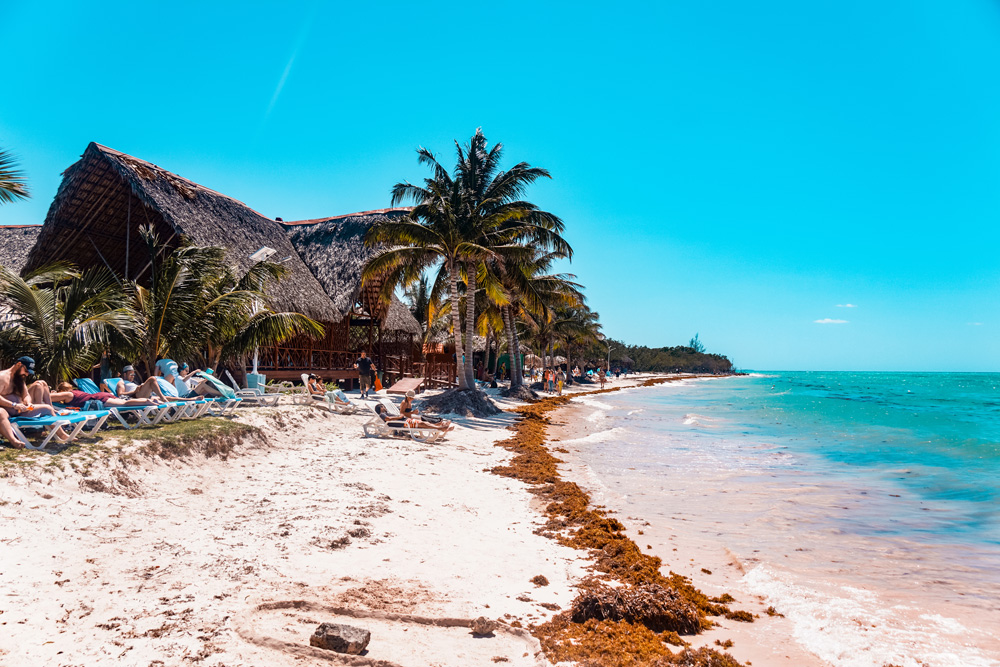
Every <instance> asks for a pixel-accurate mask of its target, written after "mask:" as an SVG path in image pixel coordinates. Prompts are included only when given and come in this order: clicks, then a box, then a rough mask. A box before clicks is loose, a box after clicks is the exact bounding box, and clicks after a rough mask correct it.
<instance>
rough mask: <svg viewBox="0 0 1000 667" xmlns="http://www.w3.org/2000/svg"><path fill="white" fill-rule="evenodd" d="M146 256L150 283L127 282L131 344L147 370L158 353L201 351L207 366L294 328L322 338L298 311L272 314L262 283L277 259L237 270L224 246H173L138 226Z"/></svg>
mask: <svg viewBox="0 0 1000 667" xmlns="http://www.w3.org/2000/svg"><path fill="white" fill-rule="evenodd" d="M139 233H140V236H141V237H142V239H143V240H144V241H145V242H146V246H147V248H148V249H149V255H150V262H151V268H150V286H149V287H145V286H143V285H140V284H138V283H133V284H132V287H131V289H132V291H133V294H134V301H135V311H136V322H137V326H136V328H137V333H138V339H139V342H138V346H137V349H136V353H137V355H138V356H139V358H141V359H142V360H143V361H144V362H145V364H146V371H147V372H148V373H152V369H153V366H154V365H155V363H156V360H157V359H158V358H162V357H166V356H172V357H176V358H180V359H183V358H196V357H199V356H200V357H202V358H203V359H204V360H205V363H206V365H209V366H211V367H214V366H216V365H218V363H219V362H220V361H221V360H224V359H228V358H233V357H241V356H244V355H246V354H247V353H248V352H249V351H250V350H253V348H254V347H256V346H265V345H274V344H277V343H280V342H282V341H284V340H287V339H288V338H291V337H293V336H295V335H298V334H300V333H305V334H308V335H311V336H322V335H323V327H322V326H321V325H320V324H318V323H317V322H314V321H313V320H311V319H309V318H308V317H306V316H305V315H301V314H299V313H276V312H274V311H273V310H272V309H271V307H270V305H269V303H270V301H269V299H268V297H267V294H266V291H265V289H266V285H267V283H268V282H269V281H271V280H277V279H280V277H281V276H283V275H284V274H285V271H286V270H285V269H284V268H283V267H281V266H280V265H275V264H270V263H264V262H262V263H258V264H256V265H254V266H253V267H251V269H250V270H249V271H248V272H247V273H246V274H245V275H243V276H239V277H238V276H237V275H236V274H235V272H234V271H233V269H232V268H231V267H229V266H228V265H227V264H226V262H225V249H223V248H219V247H213V246H207V247H202V246H182V247H180V248H177V249H176V250H173V251H172V252H170V251H168V249H167V248H166V247H165V246H163V245H162V244H161V243H160V240H159V237H158V236H157V234H156V232H155V231H154V230H153V229H152V227H149V226H143V227H141V228H140V230H139Z"/></svg>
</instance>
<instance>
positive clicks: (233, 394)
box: [195, 372, 236, 399]
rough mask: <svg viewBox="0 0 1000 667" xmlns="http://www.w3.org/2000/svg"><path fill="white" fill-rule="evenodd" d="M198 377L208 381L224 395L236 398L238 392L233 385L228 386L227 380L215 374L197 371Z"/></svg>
mask: <svg viewBox="0 0 1000 667" xmlns="http://www.w3.org/2000/svg"><path fill="white" fill-rule="evenodd" d="M195 375H197V376H198V377H200V378H201V379H203V380H205V381H206V382H208V383H209V384H210V385H212V387H214V388H215V390H216V391H217V392H219V393H220V394H221V395H222V396H224V397H226V398H229V399H232V398H236V392H235V391H233V390H232V387H227V386H226V383H225V382H222V381H220V380H219V378H217V377H215V376H214V375H209V374H208V373H201V372H199V373H195Z"/></svg>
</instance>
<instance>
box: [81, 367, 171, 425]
mask: <svg viewBox="0 0 1000 667" xmlns="http://www.w3.org/2000/svg"><path fill="white" fill-rule="evenodd" d="M121 381H122V379H121V378H108V379H106V380H105V381H104V384H106V385H107V386H108V389H110V390H111V393H112V394H117V393H118V391H117V389H118V384H119V383H120V382H121ZM81 382H82V380H74V383H75V384H76V386H77V387H80V383H81ZM80 391H86V390H85V389H82V388H81V389H80ZM178 406H179V403H159V404H156V405H119V406H110V407H108V411H109V412H110V413H111V414H112V415H113V416H114V418H115V419H117V420H118V423H119V424H121V425H122V426H124V427H125V428H127V429H133V428H138V427H139V426H156V425H157V424H159V423H160V421H161V420H162V419H163V418H164V417H166V416H168V415H169V414H170V413H171V412H173V411H174V410H175V409H177V407H178ZM130 416H131V417H135V419H136V421H135V423H132V422H130V421H129V420H128V417H130Z"/></svg>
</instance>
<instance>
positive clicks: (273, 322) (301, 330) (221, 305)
mask: <svg viewBox="0 0 1000 667" xmlns="http://www.w3.org/2000/svg"><path fill="white" fill-rule="evenodd" d="M287 274H288V269H286V268H285V267H283V266H282V265H280V264H273V263H271V262H257V263H256V264H254V265H253V266H251V267H250V270H249V271H247V273H245V274H244V275H243V276H237V274H236V273H235V272H234V271H233V270H232V269H231V268H229V267H226V268H225V269H224V270H223V271H222V272H221V273H219V274H218V275H216V276H210V277H209V278H208V281H207V285H206V286H207V296H208V300H207V301H206V302H205V303H204V305H203V307H202V311H201V314H200V315H199V319H204V320H207V321H208V322H209V323H210V326H209V328H208V334H207V337H206V338H205V340H204V341H203V342H202V349H203V350H204V361H205V367H206V368H215V367H217V366H218V365H219V362H221V361H226V360H229V359H243V358H245V357H246V356H247V355H249V354H250V352H251V351H253V350H254V349H255V348H258V347H267V346H270V345H277V344H279V343H282V342H284V341H286V340H288V339H289V338H292V337H294V336H297V335H300V334H305V335H307V336H311V337H313V338H322V337H323V335H324V333H325V332H324V329H323V325H321V324H319V323H318V322H315V321H314V320H312V319H310V318H308V317H306V316H305V315H302V314H301V313H291V312H275V311H274V309H273V307H272V306H271V303H270V300H269V299H268V297H267V285H268V284H269V283H271V282H274V281H278V280H281V279H282V278H283V277H284V276H286V275H287Z"/></svg>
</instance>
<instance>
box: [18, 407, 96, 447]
mask: <svg viewBox="0 0 1000 667" xmlns="http://www.w3.org/2000/svg"><path fill="white" fill-rule="evenodd" d="M105 419H107V415H105ZM89 421H91V420H90V419H88V418H87V416H85V415H80V414H72V415H55V416H52V417H11V419H10V425H11V428H12V429H13V431H14V436H15V437H16V438H17V439H18V440H20V441H21V443H22V444H23V445H24V446H25V447H27V448H28V449H45V448H46V447H47V446H48V444H49V441H50V440H52V438H54V437H55V435H56V431H58V430H59V429H60V428H61V429H63V431H64V432H65V433H66V435H68V436H69V440H67V443H69V442H73V441H74V440H76V438H77V436H79V435H80V432H81V431H82V430H83V429H84V428H85V427H86V426H87V422H89ZM25 430H29V431H35V430H37V431H41V432H42V433H43V434H44V435H45V438H44V439H43V440H42V441H41V443H39V444H37V445H36V444H33V443H32V442H31V441H30V440H28V438H27V437H26V436H25V435H24V431H25ZM60 444H62V443H60Z"/></svg>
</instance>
